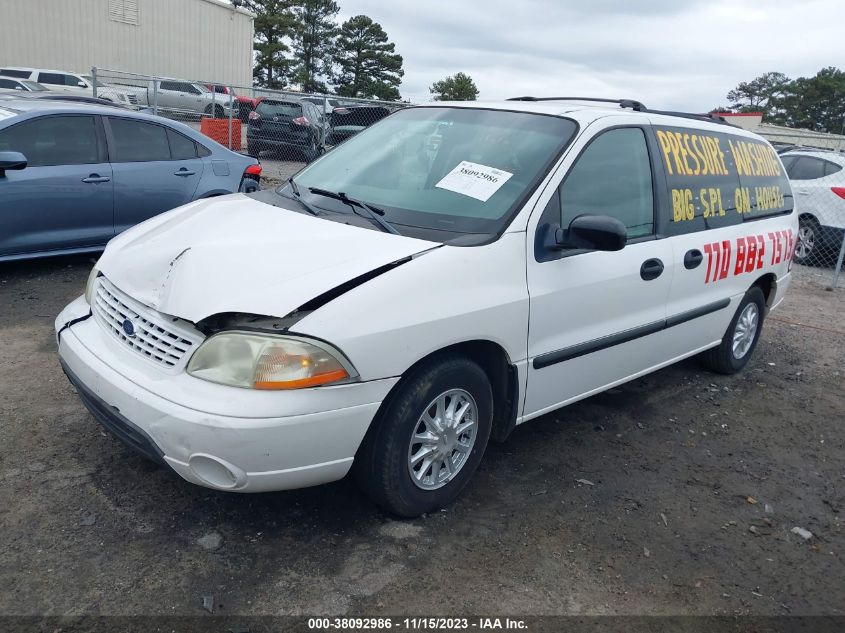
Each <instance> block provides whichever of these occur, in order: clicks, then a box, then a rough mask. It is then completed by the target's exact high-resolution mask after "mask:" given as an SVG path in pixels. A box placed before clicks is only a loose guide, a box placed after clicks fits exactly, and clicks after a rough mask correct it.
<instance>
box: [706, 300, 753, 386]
mask: <svg viewBox="0 0 845 633" xmlns="http://www.w3.org/2000/svg"><path fill="white" fill-rule="evenodd" d="M765 309H766V298H765V297H764V296H763V291H762V290H761V289H760V288H759V287H758V286H753V287H751V288H750V289H749V290H748V292H746V293H745V296H744V297H743V298H742V301H740V303H739V307H738V308H737V310H736V314H735V315H734V318H733V319H732V320H731V324H730V325H729V326H728V329H727V331H726V332H725V336H724V337H723V338H722V342H721V343H720V344H719V346H718V347H714V348H712V349H709V350H707V351H706V352H704V353H703V354H702V355H701V359H702V361H703V362H704V366H705V367H707V369H710V370H711V371H715V372H719V373H720V374H735V373H737V372H738V371H740V370H742V368H743V367H745V366H746V365H747V364H748V360H749V359H750V358H751V354H752V353H753V352H754V348H755V347H757V341H758V340H759V339H760V332H761V331H762V329H763V317H764V315H765Z"/></svg>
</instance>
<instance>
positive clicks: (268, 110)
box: [256, 100, 302, 119]
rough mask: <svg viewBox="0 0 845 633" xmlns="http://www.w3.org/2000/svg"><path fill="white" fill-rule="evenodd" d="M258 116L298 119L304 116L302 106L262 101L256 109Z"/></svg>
mask: <svg viewBox="0 0 845 633" xmlns="http://www.w3.org/2000/svg"><path fill="white" fill-rule="evenodd" d="M256 110H257V111H258V114H260V115H261V116H263V117H274V116H278V117H289V118H292V119H294V118H296V117H300V116H302V106H301V105H300V104H298V103H282V102H278V101H266V100H264V101H262V102H261V103H259V104H258V108H256Z"/></svg>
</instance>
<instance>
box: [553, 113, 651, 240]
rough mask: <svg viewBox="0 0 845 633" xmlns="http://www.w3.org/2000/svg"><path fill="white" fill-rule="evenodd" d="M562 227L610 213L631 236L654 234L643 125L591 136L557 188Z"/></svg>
mask: <svg viewBox="0 0 845 633" xmlns="http://www.w3.org/2000/svg"><path fill="white" fill-rule="evenodd" d="M559 195H560V207H561V221H560V225H561V226H562V227H563V228H566V227H567V226H569V223H570V222H572V220H573V219H574V218H575V217H577V216H579V215H584V214H589V215H609V216H611V217H614V218H616V219H617V220H620V221H621V222H622V224H624V225H625V227H626V228H627V229H628V238H629V239H631V238H637V237H644V236H646V235H651V234H652V233H654V193H653V188H652V177H651V161H650V159H649V155H648V146H647V145H646V139H645V135H644V134H643V131H642V130H641V129H640V128H619V129H615V130H610V131H608V132H605V133H604V134H602V135H601V136H599V137H597V138H596V139H595V140H593V141H592V142H591V143H590V144H589V145H588V146H587V149H585V150H584V152H583V153H582V154H581V156H579V157H578V160H577V161H576V162H575V164H574V165H573V166H572V168H571V169H570V170H569V173H568V174H567V176H566V180H564V181H563V183H562V184H561V186H560V188H559Z"/></svg>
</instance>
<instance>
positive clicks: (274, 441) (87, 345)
mask: <svg viewBox="0 0 845 633" xmlns="http://www.w3.org/2000/svg"><path fill="white" fill-rule="evenodd" d="M87 311H88V305H87V303H85V300H84V298H82V297H80V298H79V299H77V300H76V301H74V302H73V303H72V304H70V305H69V306H68V307H67V308H66V309H65V311H64V312H62V314H60V315H59V317H58V319H57V320H56V329H57V331H59V356H60V359H61V362H62V366H63V368H64V369H65V371H66V373H67V374H68V377H69V378H70V380H71V382H72V383H73V384H74V385H75V386H76V388H77V391H78V393H79V395H80V398H81V399H82V401H83V403H84V404H85V405H86V406H87V407H88V409H89V410H90V411H91V413H92V415H93V416H94V417H95V419H97V420H98V421H99V422H100V423H101V424H103V426H105V427H106V428H107V429H109V430H110V431H111V432H112V433H113V434H115V435H116V436H117V437H119V438H120V439H121V440H122V441H124V442H125V443H127V444H128V445H129V446H130V447H132V448H133V449H135V450H136V451H138V452H141V453H142V454H144V455H145V456H147V457H149V458H151V459H153V460H156V461H162V462H163V463H165V464H167V465H168V466H170V467H171V468H172V469H173V470H175V471H176V472H177V473H178V474H179V475H181V476H182V477H183V478H184V479H186V480H187V481H190V482H192V483H195V484H198V485H201V486H206V487H209V488H215V489H218V490H231V491H237V492H263V491H270V490H286V489H292V488H302V487H305V486H312V485H317V484H321V483H326V482H329V481H334V480H337V479H340V478H342V477H343V476H344V475H346V473H347V472H348V470H349V468H350V466H351V465H352V460H353V458H354V456H355V452H356V451H357V449H358V446H359V444H360V443H361V440H362V439H363V438H364V434H365V433H366V431H367V429H368V428H369V425H370V423H371V421H372V419H373V417H374V416H375V414H376V411H377V410H378V408H379V406H380V404H381V402H382V400H383V399H384V398H385V397H386V395H387V393H388V392H389V391H390V389H391V388H392V387H393V385H395V384H396V382H397V380H398V379H397V378H391V379H385V380H376V381H369V382H363V383H354V384H348V385H338V386H335V387H322V388H316V389H303V390H298V391H296V392H261V391H253V390H249V389H239V388H236V387H226V386H224V385H216V384H213V383H210V382H207V381H203V380H199V379H197V378H193V377H192V376H189V375H187V374H185V373H184V372H182V373H178V374H165V373H163V372H162V371H161V370H160V369H159V368H158V367H156V366H155V365H153V364H152V363H151V362H149V361H147V360H145V359H143V358H141V357H139V356H138V355H137V354H135V353H134V352H132V351H131V350H130V349H128V348H126V347H125V346H124V345H123V344H122V343H120V342H119V341H117V339H115V338H113V337H112V336H111V335H110V334H108V333H107V332H106V331H104V330H103V329H102V328H101V327H100V326H99V325H98V324H97V322H96V321H95V320H94V318H93V317H91V318H87V319H84V320H81V321H77V322H76V323H73V324H72V325H70V326H69V327H65V326H66V324H67V323H69V322H71V321H73V320H74V319H79V318H82V317H84V314H85V313H87Z"/></svg>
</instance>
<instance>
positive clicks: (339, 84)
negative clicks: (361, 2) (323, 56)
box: [333, 15, 405, 101]
mask: <svg viewBox="0 0 845 633" xmlns="http://www.w3.org/2000/svg"><path fill="white" fill-rule="evenodd" d="M333 61H334V63H335V64H336V66H337V72H336V74H335V76H334V84H335V88H336V91H337V94H339V95H342V96H344V97H365V98H377V99H385V100H390V101H396V100H398V99H399V98H400V97H399V89H398V86H399V84H400V83H401V82H402V75H404V74H405V71H403V70H402V56H401V55H399V54H398V53H396V46H395V44H393V42H389V41H388V40H387V33H385V32H384V29H383V28H382V26H381V25H380V24H379V23H378V22H373V21H372V19H370V18H369V17H367V16H366V15H356V16H355V17H353V18H350V19H348V20H347V21H346V22H344V23H343V25H342V26H341V27H340V31H339V33H338V37H337V41H336V43H335V53H334V57H333Z"/></svg>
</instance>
